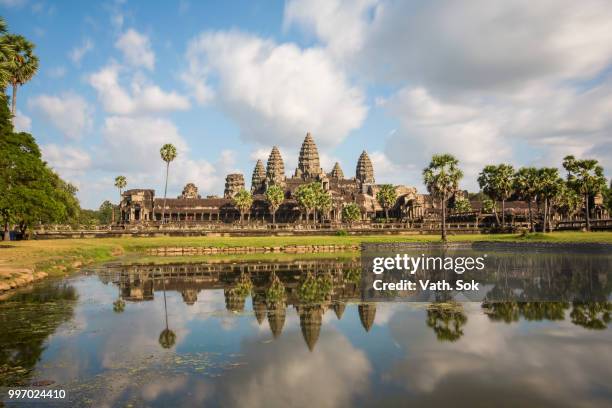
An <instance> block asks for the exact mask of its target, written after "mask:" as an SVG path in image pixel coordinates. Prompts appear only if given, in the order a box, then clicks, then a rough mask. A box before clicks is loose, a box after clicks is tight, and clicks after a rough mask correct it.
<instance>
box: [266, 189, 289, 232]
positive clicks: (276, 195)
mask: <svg viewBox="0 0 612 408" xmlns="http://www.w3.org/2000/svg"><path fill="white" fill-rule="evenodd" d="M265 195H266V201H267V202H268V206H269V207H270V213H272V224H276V211H278V208H279V207H280V205H281V204H282V203H283V201H285V192H284V191H283V189H282V188H281V187H280V186H278V185H273V186H270V187H269V188H268V189H267V190H266V194H265Z"/></svg>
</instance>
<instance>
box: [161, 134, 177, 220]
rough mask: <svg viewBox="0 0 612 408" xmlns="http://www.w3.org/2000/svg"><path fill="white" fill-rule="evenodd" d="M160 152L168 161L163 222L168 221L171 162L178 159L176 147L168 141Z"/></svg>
mask: <svg viewBox="0 0 612 408" xmlns="http://www.w3.org/2000/svg"><path fill="white" fill-rule="evenodd" d="M159 154H160V155H161V158H162V160H163V161H165V162H166V185H165V187H164V207H163V208H162V219H161V221H162V224H163V223H164V222H166V218H165V217H166V196H167V193H168V172H169V170H170V162H171V161H173V160H174V159H176V147H174V145H172V144H170V143H166V144H165V145H163V146H162V148H161V149H160V150H159Z"/></svg>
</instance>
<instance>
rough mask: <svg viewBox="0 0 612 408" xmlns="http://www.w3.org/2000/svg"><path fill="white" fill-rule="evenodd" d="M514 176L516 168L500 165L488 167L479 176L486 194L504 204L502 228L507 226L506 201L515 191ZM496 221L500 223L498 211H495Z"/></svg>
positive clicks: (479, 182)
mask: <svg viewBox="0 0 612 408" xmlns="http://www.w3.org/2000/svg"><path fill="white" fill-rule="evenodd" d="M513 176H514V167H512V166H511V165H509V164H503V163H502V164H499V165H497V166H493V165H488V166H485V168H484V169H482V171H481V172H480V175H479V176H478V184H479V185H480V188H481V189H482V191H484V193H485V194H487V195H488V196H490V197H491V198H493V199H495V200H496V201H501V203H502V220H501V226H502V227H504V226H505V220H506V219H505V212H506V200H507V199H508V198H510V196H511V195H512V191H513ZM495 219H496V220H497V222H498V223H499V217H498V215H497V211H495Z"/></svg>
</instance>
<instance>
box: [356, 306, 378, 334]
mask: <svg viewBox="0 0 612 408" xmlns="http://www.w3.org/2000/svg"><path fill="white" fill-rule="evenodd" d="M357 308H358V311H359V320H361V325H362V326H363V328H364V329H365V331H367V332H369V331H370V329H371V328H372V325H373V324H374V318H375V317H376V304H375V303H361V304H360V305H359V306H358V307H357Z"/></svg>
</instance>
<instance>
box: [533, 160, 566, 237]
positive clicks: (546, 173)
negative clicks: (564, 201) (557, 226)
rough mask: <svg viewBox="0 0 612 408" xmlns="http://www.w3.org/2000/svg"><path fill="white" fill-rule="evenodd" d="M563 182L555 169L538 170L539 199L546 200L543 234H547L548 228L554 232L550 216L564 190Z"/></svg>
mask: <svg viewBox="0 0 612 408" xmlns="http://www.w3.org/2000/svg"><path fill="white" fill-rule="evenodd" d="M563 184H564V183H563V180H562V179H561V177H559V170H558V169H556V168H554V167H544V168H541V169H539V170H538V181H537V186H538V197H539V198H541V199H543V200H544V225H543V226H542V232H546V227H547V226H548V227H549V230H552V227H551V225H550V214H551V210H552V204H554V200H555V199H556V197H557V196H558V195H559V194H560V192H561V190H562V188H563Z"/></svg>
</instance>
